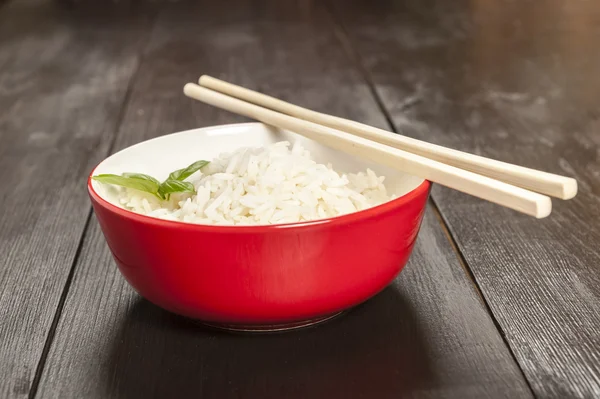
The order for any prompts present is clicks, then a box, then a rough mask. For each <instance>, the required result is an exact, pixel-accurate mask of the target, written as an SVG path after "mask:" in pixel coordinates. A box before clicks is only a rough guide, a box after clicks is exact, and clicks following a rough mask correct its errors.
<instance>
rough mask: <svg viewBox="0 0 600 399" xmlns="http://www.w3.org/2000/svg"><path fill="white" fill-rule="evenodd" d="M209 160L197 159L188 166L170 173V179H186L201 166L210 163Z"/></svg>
mask: <svg viewBox="0 0 600 399" xmlns="http://www.w3.org/2000/svg"><path fill="white" fill-rule="evenodd" d="M208 163H209V162H208V161H196V162H194V163H193V164H191V165H190V166H188V167H187V168H183V169H178V170H176V171H175V172H173V173H171V174H170V175H169V180H180V181H181V180H185V179H187V178H188V177H190V176H191V175H192V174H194V173H196V172H197V171H199V170H200V169H201V168H203V167H205V166H206V165H208Z"/></svg>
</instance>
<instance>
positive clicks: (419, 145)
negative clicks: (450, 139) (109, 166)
mask: <svg viewBox="0 0 600 399" xmlns="http://www.w3.org/2000/svg"><path fill="white" fill-rule="evenodd" d="M199 83H200V85H201V86H204V87H207V88H209V89H212V90H215V91H218V92H221V93H224V94H227V95H229V96H232V97H236V98H239V99H241V100H244V101H247V102H250V103H253V104H256V105H260V106H262V107H265V108H269V109H272V110H274V111H278V112H281V113H284V114H287V115H290V116H293V117H296V118H300V119H304V120H306V121H310V122H314V123H318V124H320V125H325V126H328V127H331V128H334V129H338V130H341V131H344V132H348V133H352V134H354V135H357V136H360V137H364V138H367V139H370V140H373V141H376V142H378V143H381V144H385V145H388V146H390V147H394V148H398V149H401V150H404V151H407V152H412V153H414V154H417V155H421V156H423V157H426V158H430V159H433V160H436V161H439V162H442V163H445V164H448V165H452V166H455V167H457V168H461V169H465V170H469V171H471V172H474V173H478V174H480V175H484V176H488V177H491V178H493V179H496V180H501V181H504V182H506V183H510V184H513V185H516V186H519V187H522V188H526V189H529V190H532V191H536V192H538V193H541V194H546V195H550V196H552V197H556V198H560V199H565V200H566V199H570V198H573V197H574V196H575V195H576V194H577V181H576V180H575V179H573V178H570V177H566V176H560V175H556V174H552V173H547V172H542V171H539V170H535V169H530V168H525V167H523V166H518V165H513V164H510V163H506V162H501V161H497V160H494V159H490V158H486V157H482V156H478V155H474V154H469V153H466V152H462V151H458V150H454V149H451V148H446V147H442V146H439V145H435V144H431V143H427V142H425V141H421V140H416V139H413V138H410V137H406V136H402V135H399V134H395V133H392V132H388V131H386V130H383V129H378V128H375V127H373V126H368V125H365V124H362V123H358V122H354V121H351V120H348V119H343V118H339V117H336V116H332V115H327V114H323V113H319V112H315V111H312V110H309V109H306V108H302V107H299V106H297V105H294V104H290V103H287V102H285V101H282V100H279V99H277V98H274V97H271V96H268V95H265V94H262V93H258V92H256V91H253V90H249V89H246V88H244V87H241V86H237V85H234V84H232V83H228V82H225V81H222V80H219V79H216V78H213V77H211V76H207V75H204V76H202V77H200V80H199Z"/></svg>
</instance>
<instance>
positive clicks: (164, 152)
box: [92, 123, 423, 204]
mask: <svg viewBox="0 0 600 399" xmlns="http://www.w3.org/2000/svg"><path fill="white" fill-rule="evenodd" d="M279 141H289V142H291V143H294V142H297V141H299V142H300V143H301V144H302V145H303V146H304V148H306V149H307V150H309V151H310V152H311V155H312V157H313V159H314V160H315V161H317V162H318V163H324V164H327V163H331V164H332V165H333V168H334V169H335V170H336V171H337V172H343V173H356V172H360V171H365V170H366V169H367V168H370V169H372V170H373V171H374V172H375V173H376V174H377V175H380V176H385V182H384V184H385V186H386V188H387V189H388V193H390V194H396V195H404V194H406V193H408V192H410V191H412V190H414V189H415V188H417V187H418V186H419V185H420V184H421V183H422V182H423V179H421V178H419V177H415V176H412V175H407V174H404V173H401V172H398V171H397V170H394V169H391V168H388V167H386V166H382V165H378V164H375V163H372V162H370V161H366V160H363V159H359V158H356V157H353V156H351V155H348V154H345V153H343V152H340V151H337V150H334V149H331V148H329V147H325V146H324V145H322V144H319V143H317V142H316V141H313V140H310V139H307V138H305V137H303V136H300V135H298V134H296V133H292V132H289V131H285V130H279V129H276V128H273V127H270V126H267V125H264V124H262V123H241V124H233V125H221V126H212V127H207V128H201V129H194V130H188V131H184V132H180V133H173V134H169V135H166V136H161V137H158V138H155V139H152V140H148V141H144V142H142V143H139V144H136V145H134V146H131V147H129V148H126V149H124V150H122V151H119V152H117V153H116V154H114V155H112V156H110V157H108V158H106V159H105V160H104V161H102V162H101V163H100V164H99V165H98V166H97V167H96V169H95V170H94V171H93V175H97V174H102V173H113V174H121V173H124V172H135V173H145V174H147V175H150V176H153V177H155V178H157V179H158V180H161V181H162V180H164V179H165V178H167V177H168V175H169V173H170V172H172V171H173V170H176V169H179V168H183V167H186V166H187V165H189V164H191V163H192V162H195V161H197V160H200V159H205V160H207V161H210V160H212V159H213V158H215V157H217V156H218V155H219V154H221V153H223V152H232V151H235V150H236V149H238V148H240V147H259V146H264V145H269V144H273V143H276V142H279ZM92 186H93V187H94V190H95V191H96V193H98V195H99V196H100V197H102V198H103V199H105V200H107V201H109V202H111V203H113V204H118V201H117V197H116V195H117V191H116V190H115V189H114V187H112V186H110V185H105V184H101V183H98V182H96V181H92Z"/></svg>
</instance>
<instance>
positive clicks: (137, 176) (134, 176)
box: [121, 173, 160, 185]
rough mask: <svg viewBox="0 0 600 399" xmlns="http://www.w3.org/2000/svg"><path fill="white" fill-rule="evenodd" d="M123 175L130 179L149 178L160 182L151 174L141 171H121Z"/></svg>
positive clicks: (154, 181)
mask: <svg viewBox="0 0 600 399" xmlns="http://www.w3.org/2000/svg"><path fill="white" fill-rule="evenodd" d="M121 176H123V177H129V178H131V179H140V180H150V181H151V182H153V183H155V184H158V185H160V182H159V181H158V180H156V179H155V178H154V177H152V176H148V175H145V174H143V173H123V174H121Z"/></svg>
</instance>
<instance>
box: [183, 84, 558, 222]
mask: <svg viewBox="0 0 600 399" xmlns="http://www.w3.org/2000/svg"><path fill="white" fill-rule="evenodd" d="M183 91H184V93H185V95H186V96H188V97H190V98H193V99H196V100H199V101H202V102H204V103H206V104H210V105H213V106H215V107H217V108H222V109H225V110H227V111H230V112H233V113H236V114H239V115H243V116H246V117H249V118H252V119H256V120H258V121H261V122H263V123H266V124H268V125H272V126H275V127H278V128H280V129H285V130H290V131H292V132H295V133H298V134H300V135H303V136H305V137H308V138H310V139H312V140H315V141H317V142H320V143H321V144H324V145H326V146H328V147H331V148H334V149H336V150H340V151H343V152H346V153H348V154H351V155H355V156H357V157H360V158H363V159H367V160H370V161H373V162H376V163H379V164H382V165H386V166H389V167H391V168H394V169H397V170H400V171H402V172H405V173H408V174H412V175H415V176H418V177H421V178H423V179H427V180H430V181H432V182H435V183H438V184H440V185H443V186H447V187H450V188H453V189H455V190H458V191H462V192H464V193H467V194H470V195H473V196H475V197H479V198H482V199H485V200H488V201H490V202H493V203H496V204H499V205H502V206H505V207H507V208H511V209H514V210H517V211H520V212H523V213H525V214H527V215H531V216H534V217H536V218H543V217H546V216H548V215H549V214H550V212H551V210H552V203H551V201H550V198H549V197H547V196H545V195H541V194H538V193H535V192H532V191H529V190H526V189H523V188H520V187H516V186H513V185H510V184H507V183H504V182H501V181H498V180H494V179H491V178H489V177H486V176H482V175H479V174H476V173H473V172H469V171H467V170H463V169H459V168H455V167H453V166H450V165H446V164H443V163H440V162H437V161H434V160H432V159H429V158H425V157H422V156H420V155H416V154H412V153H410V152H406V151H403V150H400V149H397V148H393V147H390V146H387V145H384V144H381V143H378V142H375V141H371V140H368V139H365V138H363V137H358V136H354V135H352V134H349V133H345V132H342V131H339V130H336V129H333V128H330V127H327V126H323V125H319V124H316V123H313V122H309V121H305V120H302V119H298V118H295V117H293V116H289V115H285V114H282V113H280V112H276V111H273V110H270V109H266V108H263V107H260V106H258V105H254V104H251V103H248V102H246V101H243V100H239V99H237V98H234V97H230V96H228V95H226V94H222V93H219V92H216V91H213V90H210V89H207V88H205V87H200V86H198V85H196V84H193V83H188V84H186V85H185V87H184V90H183Z"/></svg>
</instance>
